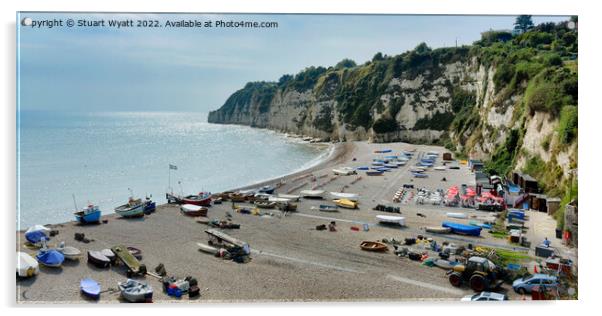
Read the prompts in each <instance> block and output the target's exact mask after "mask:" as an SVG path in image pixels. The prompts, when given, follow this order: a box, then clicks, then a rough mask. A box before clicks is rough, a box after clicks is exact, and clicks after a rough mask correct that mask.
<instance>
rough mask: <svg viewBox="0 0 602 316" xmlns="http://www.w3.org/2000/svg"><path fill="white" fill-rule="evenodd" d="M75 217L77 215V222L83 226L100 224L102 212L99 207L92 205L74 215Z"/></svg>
mask: <svg viewBox="0 0 602 316" xmlns="http://www.w3.org/2000/svg"><path fill="white" fill-rule="evenodd" d="M73 215H75V220H76V221H78V222H80V223H82V224H88V223H98V222H99V221H100V215H101V211H100V209H99V208H98V206H96V205H92V204H90V205H88V207H86V208H84V209H83V210H81V211H78V212H75V213H73Z"/></svg>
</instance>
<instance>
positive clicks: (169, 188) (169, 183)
mask: <svg viewBox="0 0 602 316" xmlns="http://www.w3.org/2000/svg"><path fill="white" fill-rule="evenodd" d="M167 167H168V168H169V178H168V180H167V181H168V184H167V185H168V190H171V194H173V190H172V189H171V165H169V166H167Z"/></svg>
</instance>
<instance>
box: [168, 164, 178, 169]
mask: <svg viewBox="0 0 602 316" xmlns="http://www.w3.org/2000/svg"><path fill="white" fill-rule="evenodd" d="M169 170H178V166H176V165H172V164H169Z"/></svg>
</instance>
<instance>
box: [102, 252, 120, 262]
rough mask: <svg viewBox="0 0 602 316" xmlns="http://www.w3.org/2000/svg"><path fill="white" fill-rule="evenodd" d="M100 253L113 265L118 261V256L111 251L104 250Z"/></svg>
mask: <svg viewBox="0 0 602 316" xmlns="http://www.w3.org/2000/svg"><path fill="white" fill-rule="evenodd" d="M100 253H101V254H102V255H103V256H105V257H107V259H109V260H110V261H111V264H114V263H115V259H117V256H115V253H114V252H113V251H112V250H111V249H103V250H101V251H100Z"/></svg>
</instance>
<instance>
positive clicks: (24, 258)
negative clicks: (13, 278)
mask: <svg viewBox="0 0 602 316" xmlns="http://www.w3.org/2000/svg"><path fill="white" fill-rule="evenodd" d="M39 272H40V266H39V264H38V262H37V261H36V260H35V259H34V258H33V257H32V256H30V255H29V254H27V253H25V252H20V251H18V252H17V276H19V277H22V278H30V277H32V276H34V275H36V274H38V273H39Z"/></svg>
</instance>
